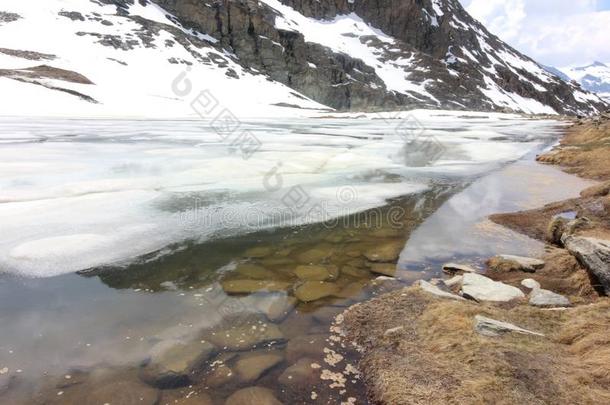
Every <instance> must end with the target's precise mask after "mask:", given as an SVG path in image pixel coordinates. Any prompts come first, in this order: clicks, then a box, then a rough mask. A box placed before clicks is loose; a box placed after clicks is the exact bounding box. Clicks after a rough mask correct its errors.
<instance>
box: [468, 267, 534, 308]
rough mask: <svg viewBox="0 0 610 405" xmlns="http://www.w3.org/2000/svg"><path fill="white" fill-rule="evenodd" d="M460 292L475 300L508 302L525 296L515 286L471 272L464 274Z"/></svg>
mask: <svg viewBox="0 0 610 405" xmlns="http://www.w3.org/2000/svg"><path fill="white" fill-rule="evenodd" d="M462 294H463V295H464V296H467V297H470V298H473V299H475V300H477V301H492V302H508V301H512V300H515V299H519V298H524V297H525V294H523V292H522V291H521V290H520V289H518V288H516V287H513V286H510V285H507V284H504V283H501V282H497V281H493V280H492V279H490V278H487V277H485V276H482V275H480V274H473V273H467V274H464V279H463V281H462Z"/></svg>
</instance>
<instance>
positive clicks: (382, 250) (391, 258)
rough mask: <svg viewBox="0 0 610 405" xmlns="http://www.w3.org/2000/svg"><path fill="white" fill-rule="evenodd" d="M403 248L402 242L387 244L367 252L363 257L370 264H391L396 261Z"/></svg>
mask: <svg viewBox="0 0 610 405" xmlns="http://www.w3.org/2000/svg"><path fill="white" fill-rule="evenodd" d="M403 248H404V243H403V242H387V243H384V244H381V245H378V246H375V247H374V248H371V249H369V250H367V251H366V252H364V257H366V258H367V259H368V260H369V261H371V262H377V263H393V262H396V261H397V260H398V257H399V256H400V252H402V249H403Z"/></svg>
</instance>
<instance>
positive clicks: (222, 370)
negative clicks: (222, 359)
mask: <svg viewBox="0 0 610 405" xmlns="http://www.w3.org/2000/svg"><path fill="white" fill-rule="evenodd" d="M234 379H235V372H234V371H233V370H231V368H230V367H229V366H227V365H226V364H220V365H217V366H216V367H215V368H214V369H213V370H212V371H211V372H210V373H209V374H208V375H207V377H206V379H205V384H206V386H208V387H211V388H216V387H222V386H223V385H226V384H228V383H230V382H231V381H233V380H234Z"/></svg>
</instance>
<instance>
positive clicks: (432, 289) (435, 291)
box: [418, 280, 465, 301]
mask: <svg viewBox="0 0 610 405" xmlns="http://www.w3.org/2000/svg"><path fill="white" fill-rule="evenodd" d="M418 285H419V288H421V289H422V290H423V291H425V292H427V293H428V294H432V295H435V296H437V297H440V298H448V299H451V300H458V301H465V300H464V298H462V297H460V296H459V295H455V294H452V293H450V292H448V291H443V290H441V289H440V288H439V287H438V286H435V285H434V284H431V283H429V282H427V281H424V280H420V281H419V282H418Z"/></svg>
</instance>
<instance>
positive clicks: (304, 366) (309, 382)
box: [277, 357, 319, 387]
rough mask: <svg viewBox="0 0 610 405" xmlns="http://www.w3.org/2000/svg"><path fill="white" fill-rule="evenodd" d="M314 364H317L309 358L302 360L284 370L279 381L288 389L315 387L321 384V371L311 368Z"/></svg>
mask: <svg viewBox="0 0 610 405" xmlns="http://www.w3.org/2000/svg"><path fill="white" fill-rule="evenodd" d="M314 363H315V362H314V361H313V360H312V359H310V358H308V357H304V358H301V359H299V361H297V362H296V363H295V364H293V365H292V366H290V367H288V368H287V369H286V370H284V372H283V373H282V374H281V375H280V376H279V377H278V379H277V380H278V382H279V383H280V384H282V385H286V386H288V387H294V386H297V387H304V386H312V387H313V386H315V384H316V383H318V382H319V381H318V380H319V371H318V369H316V368H314V367H312V366H311V365H312V364H314Z"/></svg>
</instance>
